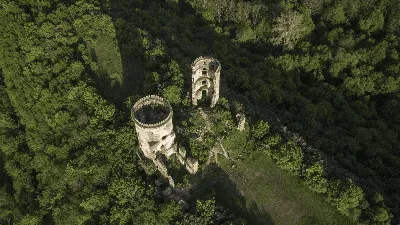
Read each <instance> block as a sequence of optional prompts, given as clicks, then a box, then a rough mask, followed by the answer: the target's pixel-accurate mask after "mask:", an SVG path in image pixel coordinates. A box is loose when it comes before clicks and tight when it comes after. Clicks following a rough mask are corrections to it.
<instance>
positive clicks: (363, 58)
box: [0, 0, 400, 224]
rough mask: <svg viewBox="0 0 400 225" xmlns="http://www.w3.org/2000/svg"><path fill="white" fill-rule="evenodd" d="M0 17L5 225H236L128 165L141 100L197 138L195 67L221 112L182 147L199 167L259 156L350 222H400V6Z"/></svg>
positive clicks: (15, 3) (295, 2)
mask: <svg viewBox="0 0 400 225" xmlns="http://www.w3.org/2000/svg"><path fill="white" fill-rule="evenodd" d="M0 3H1V4H0V150H1V151H0V223H1V224H243V223H245V222H246V221H245V220H246V218H244V219H243V218H240V217H239V216H237V215H236V216H235V215H232V213H231V212H230V211H229V210H226V209H225V208H224V207H225V206H224V207H221V205H224V204H223V203H222V202H219V201H218V198H215V197H216V192H212V191H210V192H207V194H205V195H200V196H199V198H197V199H194V200H193V201H194V202H193V203H192V204H191V205H192V206H193V207H192V208H191V209H190V210H188V211H182V210H181V209H180V207H179V205H178V204H177V203H175V202H173V201H164V200H163V199H162V198H160V197H159V195H158V192H159V190H158V187H157V186H156V185H155V184H154V180H155V178H156V177H157V173H156V172H155V171H154V168H151V166H149V165H147V164H146V162H144V161H143V160H142V159H141V157H140V155H139V154H138V143H137V136H136V133H135V132H134V125H133V122H131V119H130V108H131V107H132V105H133V103H134V102H135V101H136V100H137V99H139V98H140V97H143V96H144V95H148V94H158V95H160V96H163V97H165V98H166V99H168V101H169V102H170V103H171V105H172V106H173V107H174V113H175V115H176V116H175V123H176V124H177V125H179V126H181V127H183V130H184V133H185V132H186V133H187V134H190V133H193V132H196V126H197V125H198V124H200V122H199V121H197V120H198V119H199V118H198V117H193V118H190V119H188V118H186V117H185V115H187V114H186V113H185V112H186V111H190V110H193V108H192V107H191V106H190V99H189V98H188V92H189V91H190V85H191V84H190V81H191V78H190V74H191V71H190V64H191V62H192V61H193V60H194V59H195V58H197V57H198V56H201V55H211V56H213V57H215V58H217V59H218V60H219V61H220V62H221V65H222V70H221V85H222V87H221V96H222V98H221V99H220V101H219V105H218V106H217V107H216V108H215V109H213V110H212V113H213V116H212V117H211V118H212V119H213V121H212V122H213V124H214V125H213V130H214V131H215V134H214V136H212V135H209V137H208V138H206V139H205V141H204V142H200V143H199V142H196V141H195V140H192V139H191V138H190V137H189V136H190V135H188V136H187V137H182V139H183V141H184V142H185V143H186V144H187V146H188V148H189V149H190V150H191V154H192V155H193V156H195V157H196V158H198V159H199V161H200V162H204V161H206V157H207V155H206V154H205V153H204V152H205V151H206V149H207V148H209V147H210V146H211V144H210V143H211V142H213V141H215V140H216V139H217V138H219V137H223V138H224V140H225V144H226V147H227V149H229V150H230V154H231V158H233V159H235V158H236V159H238V160H239V159H240V158H241V157H245V156H248V157H249V158H250V161H251V156H252V155H253V154H255V152H257V153H261V154H264V156H265V157H269V158H271V159H273V160H274V162H275V163H276V165H277V166H279V167H280V168H282V169H283V170H285V171H287V172H288V173H290V174H291V175H292V176H296V177H299V178H300V179H302V180H303V181H304V182H303V183H304V184H305V185H306V186H308V187H309V188H310V190H312V191H313V192H316V193H319V194H320V195H321V196H323V197H324V198H325V199H326V201H327V202H329V203H330V204H331V205H332V206H333V207H334V208H336V209H337V210H338V212H340V213H342V214H343V215H345V216H347V217H348V218H349V219H350V220H351V221H353V222H358V223H361V224H398V223H400V192H399V189H400V147H399V145H398V141H399V138H400V137H399V135H400V77H399V75H400V58H399V52H400V45H399V41H400V13H398V12H399V11H400V1H399V0H364V1H361V0H338V1H332V0H279V1H278V0H273V1H265V0H255V1H246V0H154V1H153V0H151V1H150V0H120V1H108V0H77V1H74V0H68V1H59V0H42V1H33V0H0ZM238 111H240V112H242V113H244V114H245V115H246V116H247V118H249V119H248V121H249V125H248V127H247V129H246V131H245V132H243V133H240V132H238V131H237V130H236V129H234V123H235V113H236V112H238ZM234 112H235V113H234ZM210 113H211V112H210ZM185 176H186V175H182V179H181V180H182V183H184V180H185V179H186V178H187V177H185ZM228 208H229V207H228ZM221 214H226V215H227V216H225V219H224V220H220V219H217V217H218V216H216V215H221Z"/></svg>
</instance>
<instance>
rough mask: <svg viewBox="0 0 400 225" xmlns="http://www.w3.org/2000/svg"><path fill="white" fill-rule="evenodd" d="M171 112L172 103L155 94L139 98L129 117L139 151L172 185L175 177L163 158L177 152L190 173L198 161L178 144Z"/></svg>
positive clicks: (194, 170)
mask: <svg viewBox="0 0 400 225" xmlns="http://www.w3.org/2000/svg"><path fill="white" fill-rule="evenodd" d="M172 115H173V111H172V107H171V105H170V104H169V103H168V101H167V100H165V99H164V98H162V97H159V96H156V95H149V96H146V97H143V98H141V99H139V100H138V101H137V102H136V103H135V105H134V106H133V108H132V120H133V121H134V123H135V128H136V133H137V134H138V139H139V147H140V150H141V152H142V153H143V155H144V156H145V157H146V158H148V159H150V160H152V161H153V163H154V164H155V165H156V166H157V168H158V170H159V171H160V173H161V174H162V175H163V176H164V177H166V178H167V179H168V180H169V183H170V185H171V186H172V187H173V186H174V181H173V179H172V177H171V176H170V175H169V174H168V171H167V168H166V166H165V164H164V163H165V158H169V157H170V156H171V155H172V154H177V157H178V159H179V161H180V162H181V163H182V164H184V165H185V166H186V169H187V170H188V171H189V172H190V173H196V172H197V169H198V162H197V161H196V160H193V159H191V158H188V157H186V151H184V149H179V148H178V146H177V144H176V142H175V136H176V135H175V132H174V127H173V124H172Z"/></svg>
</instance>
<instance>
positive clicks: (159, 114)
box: [132, 95, 176, 162]
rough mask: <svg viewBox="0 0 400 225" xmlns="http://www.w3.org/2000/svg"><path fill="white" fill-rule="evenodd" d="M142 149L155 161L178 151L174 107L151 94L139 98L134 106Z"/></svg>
mask: <svg viewBox="0 0 400 225" xmlns="http://www.w3.org/2000/svg"><path fill="white" fill-rule="evenodd" d="M132 119H133V121H134V122H135V128H136V132H137V134H138V138H139V146H140V150H141V151H142V152H143V154H144V156H146V157H147V158H149V159H152V160H153V161H154V162H155V160H156V159H157V157H158V156H160V155H161V154H162V155H165V156H167V157H169V156H170V155H171V154H173V153H175V152H176V145H175V132H174V130H173V124H172V107H171V105H170V104H169V103H168V102H167V100H165V99H164V98H162V97H159V96H156V95H149V96H146V97H143V98H141V99H139V100H138V101H137V102H136V103H135V105H134V106H133V108H132Z"/></svg>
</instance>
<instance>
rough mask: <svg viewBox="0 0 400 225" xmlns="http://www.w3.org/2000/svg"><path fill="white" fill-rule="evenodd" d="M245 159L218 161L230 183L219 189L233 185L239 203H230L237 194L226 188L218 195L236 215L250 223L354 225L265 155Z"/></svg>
mask: <svg viewBox="0 0 400 225" xmlns="http://www.w3.org/2000/svg"><path fill="white" fill-rule="evenodd" d="M248 161H251V162H245V161H242V162H235V164H234V165H235V166H233V167H232V165H233V164H232V161H228V160H226V159H222V158H221V160H220V166H221V169H222V170H223V171H224V175H225V176H227V177H226V178H228V177H229V178H228V179H225V180H229V183H226V182H225V184H222V187H221V186H220V187H219V188H222V189H225V187H227V186H233V187H235V188H234V189H236V190H235V191H236V192H237V193H238V196H240V198H242V201H243V202H242V204H240V205H238V204H235V203H233V202H234V199H235V198H237V197H238V196H232V193H229V192H228V190H225V191H224V190H219V191H220V192H221V194H222V195H219V197H217V198H220V199H219V201H222V203H223V204H226V206H228V207H229V206H231V210H232V211H233V212H234V213H235V214H238V213H239V214H242V215H241V216H244V217H245V218H247V221H248V222H249V224H353V223H352V222H351V221H349V220H348V219H346V218H345V217H344V216H342V215H341V214H339V213H338V212H337V211H336V209H334V208H333V207H332V206H331V205H329V204H328V203H327V202H326V201H325V200H324V199H323V197H322V196H319V195H318V194H316V193H313V192H311V191H310V190H309V189H308V188H307V187H306V186H304V185H302V183H301V181H300V180H299V179H297V178H296V177H293V176H291V175H290V174H288V173H286V172H285V171H282V170H281V169H279V168H277V167H276V165H275V164H274V163H273V162H272V160H271V159H268V158H267V157H266V156H265V155H262V154H258V155H257V156H254V157H252V159H251V160H248ZM220 181H224V179H221V180H220ZM227 188H228V189H229V188H232V187H227ZM232 206H233V207H232ZM235 206H236V207H237V206H239V207H238V208H235ZM242 207H245V208H246V209H245V210H244V209H243V208H242ZM243 213H244V214H243Z"/></svg>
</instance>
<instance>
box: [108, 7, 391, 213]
mask: <svg viewBox="0 0 400 225" xmlns="http://www.w3.org/2000/svg"><path fill="white" fill-rule="evenodd" d="M101 8H102V10H103V11H104V12H105V13H107V14H108V15H110V16H111V17H112V20H113V22H114V27H115V29H116V35H117V41H118V45H119V50H120V53H121V58H122V66H123V80H124V81H123V84H122V86H121V87H114V88H107V87H105V89H104V90H107V91H105V92H107V93H108V94H110V93H112V94H111V95H112V96H113V97H112V98H109V99H111V100H112V102H113V103H114V104H115V105H116V106H117V107H118V108H120V109H122V111H124V112H125V117H124V118H126V120H128V118H129V116H128V115H129V113H128V112H129V109H128V108H127V107H124V104H123V103H124V101H126V99H127V98H128V97H130V96H140V97H143V95H145V94H149V92H150V93H151V94H160V93H161V92H162V88H158V87H157V85H162V84H161V82H160V83H159V84H155V87H154V88H153V89H152V90H150V89H148V87H147V86H146V74H150V73H152V72H160V76H164V74H163V71H165V63H166V62H168V60H171V59H172V60H174V61H176V62H177V63H178V64H179V67H180V71H181V72H182V73H183V74H184V87H183V88H182V89H183V90H182V93H181V96H182V97H183V96H185V95H186V93H187V92H190V84H191V70H190V65H191V63H192V62H193V60H195V59H196V58H197V57H199V56H202V55H209V56H213V57H214V58H216V59H218V60H219V62H220V63H221V66H222V71H221V90H220V96H221V97H224V98H227V99H228V100H229V101H230V102H233V101H238V102H240V103H241V104H242V105H243V106H244V108H245V109H244V111H245V112H246V114H247V115H250V117H251V119H252V120H257V119H263V120H264V121H267V122H269V123H270V124H271V125H272V126H271V127H275V128H272V129H279V128H280V127H282V126H287V127H288V130H291V131H293V132H296V133H298V134H299V135H300V136H301V137H304V139H305V140H306V141H307V143H309V145H311V146H314V147H316V148H319V149H322V150H323V151H324V153H325V154H327V155H326V158H325V159H326V161H329V162H330V163H331V164H332V165H334V164H339V165H341V166H346V162H342V161H339V162H337V161H336V160H340V159H346V160H347V161H348V163H347V164H348V165H349V166H348V169H349V170H352V171H353V172H354V173H356V175H357V176H359V177H360V179H353V181H354V182H355V183H356V184H358V185H362V186H364V187H365V186H369V187H370V188H371V186H373V185H371V184H369V183H370V180H371V176H369V175H368V174H367V173H364V174H363V173H362V172H359V170H358V168H361V166H362V163H359V162H357V159H356V158H355V156H354V155H351V154H350V153H346V152H350V151H346V150H348V149H349V146H348V141H342V140H347V139H348V136H349V135H348V134H352V133H351V132H349V131H347V129H349V128H348V126H347V123H346V121H347V120H349V118H352V115H348V116H347V115H345V114H344V116H343V118H341V117H338V118H334V120H332V121H331V122H324V119H325V118H321V119H320V120H321V121H322V122H321V121H316V119H315V118H313V116H311V114H310V113H308V108H307V107H306V106H310V105H311V106H315V105H312V104H315V102H312V101H313V96H311V94H312V93H311V91H310V90H309V89H310V88H309V86H307V84H306V83H307V82H311V81H312V80H311V78H304V77H303V78H301V76H302V74H301V73H302V71H297V72H284V71H280V70H278V69H277V68H276V66H274V65H272V63H271V62H269V61H268V60H266V57H267V56H268V54H269V52H263V51H262V50H263V49H265V48H266V47H265V46H264V47H260V46H257V44H251V43H247V44H239V43H237V42H234V41H232V40H231V39H230V37H229V35H226V34H224V32H223V31H222V30H220V29H218V28H217V27H215V26H214V25H212V24H211V23H210V22H207V21H206V20H205V19H204V18H203V17H202V16H201V15H199V14H198V12H196V10H195V9H193V8H192V7H191V6H190V5H189V4H187V3H186V2H185V1H184V0H179V1H176V2H175V1H163V0H152V1H151V0H149V1H139V0H137V1H135V0H121V1H112V2H111V3H105V4H103V5H102V6H101ZM139 30H141V31H145V32H147V33H148V34H149V35H150V36H151V38H152V39H153V40H156V39H158V40H161V42H162V43H163V46H165V49H163V51H164V52H165V56H164V57H163V59H164V61H160V62H158V61H151V60H149V59H148V58H146V57H144V53H145V51H147V50H146V49H145V47H144V46H143V43H141V39H140V37H141V34H140V32H139ZM273 54H274V53H273V52H271V55H273ZM292 73H293V74H292ZM277 76H278V77H281V81H280V82H277V81H276V80H274V79H273V78H271V77H277ZM306 81H307V82H306ZM304 82H305V83H304ZM314 85H315V87H317V88H315V89H318V88H319V86H318V84H314ZM153 90H154V91H153ZM313 90H314V89H313ZM318 90H319V89H318ZM319 91H321V93H318V92H317V93H314V95H315V96H321V95H327V94H326V93H325V92H324V90H323V89H321V90H319ZM330 95H331V96H330V98H327V100H329V101H331V102H335V101H337V99H340V98H342V97H343V96H341V95H339V94H338V95H336V94H335V93H330ZM339 97H340V98H339ZM338 104H339V103H338ZM340 104H341V103H340ZM311 106H310V107H311ZM174 110H175V109H174ZM340 112H341V111H340V107H339V108H338V110H337V111H335V113H340ZM314 113H315V112H314ZM314 117H316V116H314ZM277 118H279V119H280V121H278V120H277ZM281 121H282V122H281ZM341 121H345V122H341ZM350 122H351V121H350ZM349 124H350V123H349ZM273 125H276V126H273ZM327 131H329V132H327ZM272 132H275V130H272ZM276 132H279V133H281V134H282V130H276ZM346 132H347V133H346ZM283 136H287V138H290V134H287V133H285V134H283ZM348 140H349V141H352V139H348ZM339 141H340V142H339ZM365 143H370V142H368V141H366V142H365ZM356 145H357V142H355V144H354V146H356ZM340 151H342V153H338V152H340ZM344 153H346V154H349V155H346V154H344ZM356 163H357V164H356ZM353 164H355V165H353ZM356 166H358V167H356ZM330 168H335V169H331V171H329V169H330ZM367 169H369V168H367ZM327 170H328V173H329V172H330V173H331V175H332V176H336V177H341V178H343V177H345V178H348V177H352V178H354V177H355V176H354V175H353V174H352V173H350V172H348V171H347V170H345V169H337V168H336V167H335V166H328V167H327ZM367 171H368V170H367ZM377 179H381V178H379V177H377ZM379 181H381V180H379ZM372 189H373V190H377V191H379V192H382V191H381V190H379V189H376V188H375V187H372ZM384 197H385V199H390V197H389V196H384ZM254 210H255V209H254Z"/></svg>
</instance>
